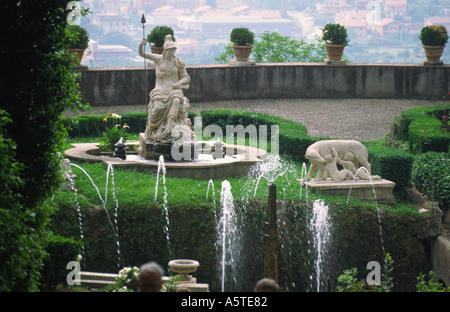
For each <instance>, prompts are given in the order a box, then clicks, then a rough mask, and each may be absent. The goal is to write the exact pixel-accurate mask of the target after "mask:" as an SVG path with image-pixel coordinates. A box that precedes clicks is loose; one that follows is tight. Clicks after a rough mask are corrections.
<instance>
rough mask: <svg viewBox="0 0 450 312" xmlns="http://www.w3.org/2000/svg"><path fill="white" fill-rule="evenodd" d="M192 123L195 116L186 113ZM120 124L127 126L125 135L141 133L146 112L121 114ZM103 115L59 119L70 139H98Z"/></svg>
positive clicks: (145, 121) (145, 120)
mask: <svg viewBox="0 0 450 312" xmlns="http://www.w3.org/2000/svg"><path fill="white" fill-rule="evenodd" d="M188 115H189V118H190V119H191V121H192V122H193V119H194V117H195V114H194V113H193V112H188ZM121 116H122V119H121V120H122V122H123V123H124V124H125V123H126V124H127V125H128V126H129V128H128V130H127V133H130V134H132V133H134V134H137V133H141V132H144V131H145V126H146V124H147V112H130V113H125V114H122V115H121ZM104 119H105V117H104V115H80V116H76V117H70V118H69V117H65V118H62V119H61V122H62V124H63V125H64V127H65V128H66V129H67V132H68V134H69V136H70V137H98V136H102V135H103V130H102V129H104V128H105V124H104V121H103V120H104Z"/></svg>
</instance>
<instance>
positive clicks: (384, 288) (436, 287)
mask: <svg viewBox="0 0 450 312" xmlns="http://www.w3.org/2000/svg"><path fill="white" fill-rule="evenodd" d="M392 270H393V261H392V258H391V256H390V254H389V253H388V254H386V257H385V259H384V264H383V272H382V277H381V284H380V285H373V286H369V285H366V284H365V281H364V280H363V279H360V278H359V277H358V269H357V268H351V269H347V270H344V271H343V274H341V275H340V276H339V277H338V286H337V287H336V291H338V292H366V291H368V292H390V291H391V290H392V289H393V286H394V284H393V279H392V276H391V273H392ZM433 280H435V274H434V272H433V271H430V273H429V277H427V276H425V275H424V274H422V273H420V274H419V276H418V277H417V285H416V288H417V292H448V291H450V290H449V289H448V288H446V287H444V286H443V285H442V284H441V283H436V282H433Z"/></svg>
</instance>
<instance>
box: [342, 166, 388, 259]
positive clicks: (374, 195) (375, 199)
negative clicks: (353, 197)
mask: <svg viewBox="0 0 450 312" xmlns="http://www.w3.org/2000/svg"><path fill="white" fill-rule="evenodd" d="M360 170H363V171H365V172H366V173H367V175H368V176H369V181H370V183H371V184H372V192H373V197H374V202H375V206H376V208H377V217H378V226H379V229H380V241H381V249H382V250H383V255H386V251H385V249H384V240H383V228H382V226H381V216H380V208H378V203H377V195H376V193H375V186H374V184H373V181H372V177H371V176H370V174H369V170H367V168H365V167H360V168H358V170H356V172H355V176H354V178H353V181H352V185H350V190H349V191H348V195H347V202H346V203H347V204H348V200H349V198H350V193H351V191H352V186H353V183H354V182H355V178H356V176H357V175H358V172H359V171H360Z"/></svg>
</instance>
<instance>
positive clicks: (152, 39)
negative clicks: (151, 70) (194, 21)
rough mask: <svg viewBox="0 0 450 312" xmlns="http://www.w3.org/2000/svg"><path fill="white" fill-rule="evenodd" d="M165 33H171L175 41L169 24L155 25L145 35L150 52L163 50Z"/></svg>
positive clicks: (156, 52) (157, 52)
mask: <svg viewBox="0 0 450 312" xmlns="http://www.w3.org/2000/svg"><path fill="white" fill-rule="evenodd" d="M166 35H171V36H172V40H173V41H175V37H174V36H173V29H172V28H171V27H169V26H156V27H155V28H153V29H152V31H151V32H150V34H148V36H147V41H148V43H149V44H150V48H151V49H152V53H154V54H162V53H163V51H164V38H165V37H166Z"/></svg>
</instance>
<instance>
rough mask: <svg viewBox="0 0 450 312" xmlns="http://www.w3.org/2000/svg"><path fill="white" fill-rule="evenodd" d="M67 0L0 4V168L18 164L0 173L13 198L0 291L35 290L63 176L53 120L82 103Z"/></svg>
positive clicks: (1, 250)
mask: <svg viewBox="0 0 450 312" xmlns="http://www.w3.org/2000/svg"><path fill="white" fill-rule="evenodd" d="M68 2H69V1H68V0H39V1H37V0H29V1H13V0H3V1H2V2H1V4H0V26H1V29H2V33H1V35H0V56H1V57H2V59H3V60H7V61H6V62H5V68H4V70H2V75H1V77H0V94H2V99H1V108H2V109H3V110H4V111H5V113H4V114H5V116H8V118H9V119H10V120H9V122H6V123H4V125H3V130H2V140H3V142H7V143H6V144H7V145H9V149H10V152H9V154H8V155H9V156H8V157H6V158H2V167H3V166H7V167H6V168H8V164H4V162H7V163H9V166H10V167H11V166H13V167H15V168H17V170H14V171H13V172H12V173H11V174H2V175H1V176H0V178H1V181H0V183H1V185H2V187H8V188H10V189H12V190H14V192H15V197H14V200H13V201H7V200H5V199H7V197H8V196H9V195H8V193H4V192H2V193H1V196H2V198H1V203H2V207H1V209H2V210H1V221H2V222H0V237H1V243H2V244H1V246H0V258H1V259H2V267H1V270H0V291H11V290H12V291H34V290H37V287H38V284H39V278H40V270H41V267H42V260H43V258H44V256H45V254H46V253H45V246H46V242H47V237H48V235H49V234H50V233H49V230H48V223H49V213H50V206H49V203H48V202H49V199H50V198H51V196H52V194H53V193H54V192H55V191H56V189H57V188H58V187H59V185H60V183H61V181H62V175H61V172H60V168H61V159H60V157H59V156H58V150H59V146H60V145H61V143H62V138H63V136H64V134H65V130H64V127H63V126H62V124H61V123H60V117H61V114H62V112H63V111H65V110H66V109H68V108H72V109H76V108H83V107H85V105H84V104H83V103H82V99H81V93H80V91H79V88H78V84H77V82H76V79H77V77H78V75H77V74H75V73H74V72H73V71H72V69H71V66H72V65H74V64H75V56H74V55H71V54H68V53H67V50H68V44H69V43H70V41H72V40H73V39H74V38H73V37H71V36H72V35H71V34H70V32H69V31H68V29H67V27H66V26H67V14H68V13H69V11H67V10H66V7H67V4H68ZM6 150H8V149H6ZM2 157H3V156H2ZM14 174H16V175H17V177H14ZM18 181H20V183H18ZM3 204H4V205H3Z"/></svg>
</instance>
